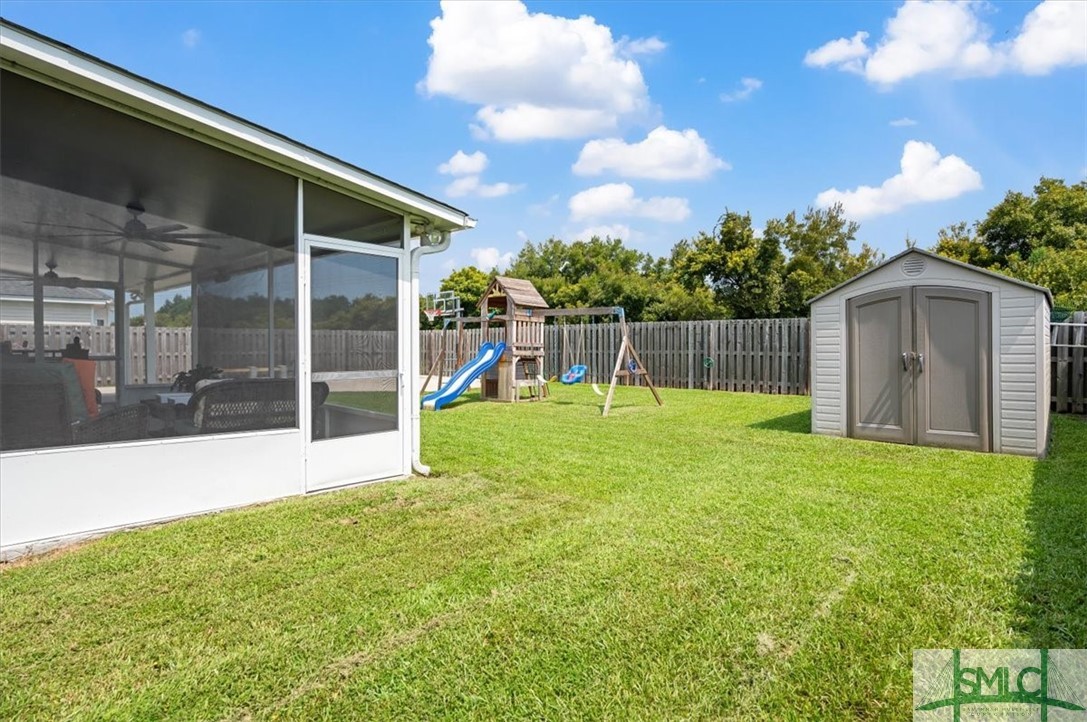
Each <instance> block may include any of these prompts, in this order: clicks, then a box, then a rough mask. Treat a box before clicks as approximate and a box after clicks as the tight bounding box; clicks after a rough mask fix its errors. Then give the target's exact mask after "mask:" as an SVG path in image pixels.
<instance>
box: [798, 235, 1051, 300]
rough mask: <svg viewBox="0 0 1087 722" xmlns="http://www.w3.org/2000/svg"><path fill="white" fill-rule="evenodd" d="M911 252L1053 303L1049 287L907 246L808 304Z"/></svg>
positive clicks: (824, 292) (814, 298) (821, 294)
mask: <svg viewBox="0 0 1087 722" xmlns="http://www.w3.org/2000/svg"><path fill="white" fill-rule="evenodd" d="M910 254H917V255H919V256H924V257H925V258H932V259H935V260H936V261H939V262H941V263H948V264H950V265H953V266H959V267H960V268H966V269H969V270H970V271H973V272H974V273H978V274H981V275H983V276H988V277H989V278H995V279H997V280H999V281H1003V282H1004V283H1011V284H1014V285H1016V286H1023V287H1024V288H1029V289H1031V290H1032V291H1041V292H1042V293H1044V294H1045V295H1046V298H1047V299H1049V305H1050V306H1052V305H1053V294H1052V293H1050V291H1049V289H1048V288H1046V287H1045V286H1036V285H1035V284H1033V283H1027V282H1026V281H1021V280H1019V279H1018V278H1012V277H1011V276H1005V275H1004V274H1002V273H995V272H993V271H989V270H986V269H984V268H978V267H977V266H972V265H970V264H969V263H963V262H962V261H956V260H955V259H953V258H946V257H944V256H940V255H938V254H935V253H933V252H932V251H926V250H924V249H922V248H907V249H906V250H904V251H902V252H901V253H899V254H897V255H894V256H891V257H890V258H888V259H887V260H886V261H884V262H883V263H881V264H879V265H878V266H872V267H871V268H869V269H868V270H867V271H862V272H861V273H858V274H857V275H856V276H853V278H850V279H849V280H848V281H845V282H843V283H839V284H838V285H837V286H835V287H834V288H831V289H828V290H826V291H823V292H822V293H820V294H819V295H818V296H815V297H813V298H810V299H808V301H807V304H808V305H809V306H810V305H811V304H813V303H815V302H816V301H818V300H819V299H821V298H825V297H826V296H829V295H830V294H832V293H837V292H838V291H840V290H842V289H843V288H845V287H846V286H851V285H853V284H854V283H856V282H857V281H859V280H860V279H862V278H864V277H865V276H868V275H869V274H871V273H875V272H876V271H878V270H879V269H881V268H885V267H887V266H889V265H891V264H892V263H896V262H897V261H899V260H900V259H902V258H905V257H906V256H908V255H910Z"/></svg>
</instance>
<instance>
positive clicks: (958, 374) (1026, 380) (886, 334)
mask: <svg viewBox="0 0 1087 722" xmlns="http://www.w3.org/2000/svg"><path fill="white" fill-rule="evenodd" d="M809 303H810V304H811V334H812V345H813V348H812V354H811V388H812V392H811V394H812V415H811V423H812V433H815V434H828V435H833V436H849V437H853V438H858V439H869V440H873V441H891V442H896V443H902V444H918V445H925V446H942V447H949V448H956V449H970V450H973V451H997V452H1002V453H1008V454H1022V455H1026V456H1043V455H1044V454H1045V452H1046V448H1047V445H1048V443H1049V410H1050V408H1049V407H1050V376H1049V374H1050V358H1049V354H1050V348H1049V333H1050V326H1049V321H1050V318H1049V316H1050V311H1051V309H1052V305H1053V298H1052V296H1051V295H1050V293H1049V290H1048V289H1045V288H1042V287H1041V286H1035V285H1033V284H1031V283H1026V282H1025V281H1020V280H1018V279H1015V278H1010V277H1008V276H1003V275H1000V274H998V273H993V272H991V271H986V270H984V269H981V268H975V267H974V266H970V265H968V264H965V263H960V262H958V261H954V260H951V259H948V258H943V257H942V256H937V255H936V254H934V253H929V252H928V251H922V250H920V249H917V248H911V249H908V250H906V251H904V252H902V253H900V254H898V255H897V256H895V257H893V258H890V259H888V260H887V261H886V262H884V263H882V264H880V265H879V266H876V267H875V268H872V269H869V270H867V271H865V272H864V273H861V274H859V275H857V276H854V277H853V278H852V279H850V280H848V281H846V282H845V283H843V284H841V285H839V286H837V287H835V288H832V289H830V290H829V291H827V292H825V293H823V294H820V295H819V296H816V297H815V298H813V299H812V300H811V301H809Z"/></svg>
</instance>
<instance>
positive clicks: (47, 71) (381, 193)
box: [0, 19, 476, 230]
mask: <svg viewBox="0 0 1087 722" xmlns="http://www.w3.org/2000/svg"><path fill="white" fill-rule="evenodd" d="M0 52H2V56H3V57H4V58H5V59H7V60H10V61H13V62H14V63H15V65H16V66H21V67H22V68H24V69H29V70H31V71H34V72H36V73H41V74H44V75H47V76H49V77H52V78H56V79H60V80H63V81H64V82H66V83H67V84H68V85H69V86H71V87H74V88H79V89H81V90H85V91H91V92H93V93H94V94H95V95H96V96H97V97H98V98H102V99H106V100H108V101H110V102H118V103H121V104H123V105H124V106H126V107H128V108H131V109H134V110H139V111H143V112H145V113H147V114H148V115H151V116H152V117H155V118H157V119H159V120H161V121H165V122H168V123H172V124H176V125H178V126H180V127H181V128H183V129H184V132H191V131H194V130H198V131H199V132H201V133H202V134H205V135H207V136H209V137H211V138H214V139H216V140H217V141H226V142H228V143H229V144H230V145H232V146H234V147H235V148H236V149H238V150H242V151H245V152H248V153H255V154H257V155H259V156H260V157H262V158H265V159H268V160H272V161H275V162H278V163H280V164H282V165H284V166H286V167H288V168H290V169H293V170H295V171H302V172H303V173H302V174H303V175H306V174H313V175H316V176H318V177H321V178H322V179H324V180H326V181H328V182H333V183H337V184H338V185H340V186H341V187H347V188H351V190H352V191H354V192H356V193H361V194H362V195H364V196H368V197H372V198H373V199H375V200H378V199H380V200H382V201H384V202H385V203H386V204H389V205H393V206H394V207H397V208H398V209H399V210H401V211H402V212H404V211H406V212H409V213H416V214H420V215H423V216H424V217H427V218H430V219H434V220H438V221H441V223H440V227H442V228H443V229H444V230H459V229H462V228H473V227H475V225H476V222H475V219H473V218H471V217H469V216H468V214H467V213H466V212H465V211H462V210H460V209H459V208H455V207H453V206H451V205H449V204H448V203H444V202H442V201H440V200H437V199H435V198H431V197H430V196H427V195H424V194H422V193H419V192H418V191H415V190H412V189H411V188H408V187H407V186H403V185H400V184H399V183H395V182H393V181H391V180H389V179H387V178H383V177H381V176H379V175H377V174H375V173H371V172H370V171H367V170H365V169H363V168H360V167H358V166H356V165H353V164H351V163H348V162H346V161H343V160H340V159H339V158H335V157H333V156H331V155H329V154H327V153H324V152H322V151H319V150H317V149H316V148H312V147H310V146H308V145H305V144H303V143H299V142H298V141H296V140H292V139H291V138H288V137H287V136H285V135H283V134H281V133H277V132H275V131H273V130H269V129H268V128H265V127H263V126H261V125H258V124H256V123H253V122H251V121H248V120H245V119H244V118H241V117H239V116H237V115H234V114H232V113H228V112H226V111H224V110H222V109H220V108H216V107H215V106H213V105H210V104H208V103H205V102H203V101H200V100H197V99H196V98H192V97H190V96H187V95H185V94H184V93H181V92H178V91H177V90H174V89H173V88H170V87H167V86H165V85H162V84H160V83H156V82H154V81H153V80H149V79H147V78H144V77H142V76H139V75H136V74H135V73H132V72H130V71H128V70H125V69H124V68H121V67H118V66H116V65H113V64H112V63H109V62H106V61H105V60H102V59H100V58H96V57H95V56H93V55H90V54H88V53H85V52H83V51H81V50H79V49H78V48H73V47H72V46H70V45H66V44H64V43H62V42H60V41H58V40H54V39H53V38H50V37H48V36H45V35H42V34H40V33H36V32H34V31H33V30H31V29H29V28H26V27H23V26H21V25H17V24H15V23H12V22H10V21H8V20H4V19H0ZM99 102H101V101H99Z"/></svg>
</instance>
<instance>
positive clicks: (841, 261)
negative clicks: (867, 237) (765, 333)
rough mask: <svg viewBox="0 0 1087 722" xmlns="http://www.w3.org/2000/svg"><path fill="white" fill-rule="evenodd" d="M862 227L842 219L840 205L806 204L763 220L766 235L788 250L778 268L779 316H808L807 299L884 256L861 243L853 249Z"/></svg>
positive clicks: (850, 276) (868, 266)
mask: <svg viewBox="0 0 1087 722" xmlns="http://www.w3.org/2000/svg"><path fill="white" fill-rule="evenodd" d="M859 229H860V226H859V225H858V224H857V223H856V222H855V221H850V220H848V219H847V218H846V217H845V212H844V210H843V209H842V206H841V204H835V205H833V206H831V207H830V208H821V209H815V208H810V207H809V208H808V209H807V210H806V211H805V212H804V215H803V216H802V217H800V218H797V215H796V212H795V211H792V212H790V213H789V214H788V215H786V216H785V218H783V219H776V218H775V219H771V220H770V221H768V222H767V223H766V230H765V232H764V234H763V235H764V237H765V238H766V239H767V240H768V242H770V243H773V244H774V245H776V246H779V247H782V248H784V249H785V250H786V251H787V252H788V260H787V261H786V262H785V265H784V270H783V272H782V282H781V283H782V292H781V302H780V304H779V309H778V313H779V315H781V316H806V315H807V313H808V307H807V301H808V299H810V298H812V297H813V296H817V295H819V294H820V293H822V292H823V291H826V290H827V289H830V288H833V287H834V286H837V285H838V284H840V283H843V282H845V281H847V280H849V279H850V278H852V277H853V276H855V275H857V274H858V273H861V272H862V271H864V270H866V269H868V268H871V267H872V266H874V265H875V264H877V263H879V262H880V261H881V260H882V257H883V256H882V254H881V253H879V252H878V251H876V250H875V249H874V248H872V247H870V246H869V245H868V244H865V243H862V244H861V247H860V250H859V251H858V252H857V253H853V252H852V251H851V250H850V248H849V244H850V242H852V241H854V240H856V237H857V231H858V230H859Z"/></svg>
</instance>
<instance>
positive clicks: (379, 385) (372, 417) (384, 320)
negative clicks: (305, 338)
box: [310, 249, 400, 440]
mask: <svg viewBox="0 0 1087 722" xmlns="http://www.w3.org/2000/svg"><path fill="white" fill-rule="evenodd" d="M311 259H312V260H311V264H312V265H311V270H310V274H311V284H310V287H311V299H310V303H311V308H312V316H311V318H312V321H311V324H312V326H311V331H310V358H311V362H312V364H313V383H314V386H315V390H314V425H313V438H314V439H315V440H319V439H333V438H338V437H342V436H354V435H358V434H369V433H377V432H382V431H392V430H395V429H397V428H399V422H400V419H399V404H398V398H399V397H398V388H399V368H400V355H399V347H400V338H399V333H398V331H397V263H398V262H397V260H396V259H395V258H386V257H382V256H371V255H366V254H361V253H350V252H340V251H330V250H324V249H313V251H312V253H311ZM320 397H323V398H320ZM318 402H321V403H318Z"/></svg>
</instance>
